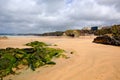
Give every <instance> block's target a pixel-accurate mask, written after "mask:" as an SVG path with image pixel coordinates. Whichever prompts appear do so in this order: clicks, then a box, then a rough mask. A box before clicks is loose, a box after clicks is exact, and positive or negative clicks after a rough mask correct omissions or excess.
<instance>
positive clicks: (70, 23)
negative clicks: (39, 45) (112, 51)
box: [0, 0, 120, 33]
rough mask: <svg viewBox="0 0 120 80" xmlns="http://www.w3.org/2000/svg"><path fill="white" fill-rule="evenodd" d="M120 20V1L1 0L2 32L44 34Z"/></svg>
mask: <svg viewBox="0 0 120 80" xmlns="http://www.w3.org/2000/svg"><path fill="white" fill-rule="evenodd" d="M119 23H120V0H0V33H43V32H49V31H61V30H66V29H81V28H82V27H83V26H95V25H111V24H119Z"/></svg>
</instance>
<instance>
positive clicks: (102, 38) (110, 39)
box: [93, 35, 120, 46]
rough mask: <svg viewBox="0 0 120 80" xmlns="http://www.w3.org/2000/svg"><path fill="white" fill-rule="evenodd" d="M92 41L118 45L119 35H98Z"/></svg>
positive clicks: (119, 44)
mask: <svg viewBox="0 0 120 80" xmlns="http://www.w3.org/2000/svg"><path fill="white" fill-rule="evenodd" d="M93 42H94V43H101V44H107V45H115V46H120V37H110V36H107V35H105V36H99V37H96V38H95V39H94V41H93Z"/></svg>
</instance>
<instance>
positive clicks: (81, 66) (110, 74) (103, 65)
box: [0, 36, 120, 80]
mask: <svg viewBox="0 0 120 80" xmlns="http://www.w3.org/2000/svg"><path fill="white" fill-rule="evenodd" d="M94 38H95V37H94V36H87V37H85V36H82V37H80V38H66V37H9V38H8V39H1V40H0V48H7V47H13V48H26V47H27V46H25V44H26V43H28V42H32V41H42V42H46V43H48V44H56V45H57V46H54V47H56V48H61V49H64V50H65V51H66V53H65V54H66V55H67V56H68V57H69V58H68V59H65V58H58V59H56V60H55V62H56V65H54V66H43V67H40V68H38V69H37V70H36V71H32V70H30V69H27V70H23V71H22V72H21V73H20V74H19V75H10V76H7V77H5V78H4V80H10V79H11V80H120V47H116V46H111V45H103V44H96V43H93V42H92V41H93V39H94ZM71 52H73V54H71Z"/></svg>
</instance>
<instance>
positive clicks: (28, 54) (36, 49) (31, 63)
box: [0, 41, 64, 79]
mask: <svg viewBox="0 0 120 80" xmlns="http://www.w3.org/2000/svg"><path fill="white" fill-rule="evenodd" d="M26 45H27V46H31V48H24V49H19V48H10V47H8V48H6V49H0V78H1V79H3V77H5V76H7V75H9V74H14V73H15V71H14V70H13V68H16V69H19V65H25V66H28V67H30V68H31V69H32V70H33V71H35V69H36V68H39V67H40V66H44V65H55V64H56V63H55V62H53V61H52V59H53V57H59V56H60V55H62V54H61V53H63V52H64V50H62V49H55V48H50V47H48V45H47V44H46V43H44V42H39V41H34V42H30V43H27V44H26Z"/></svg>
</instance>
